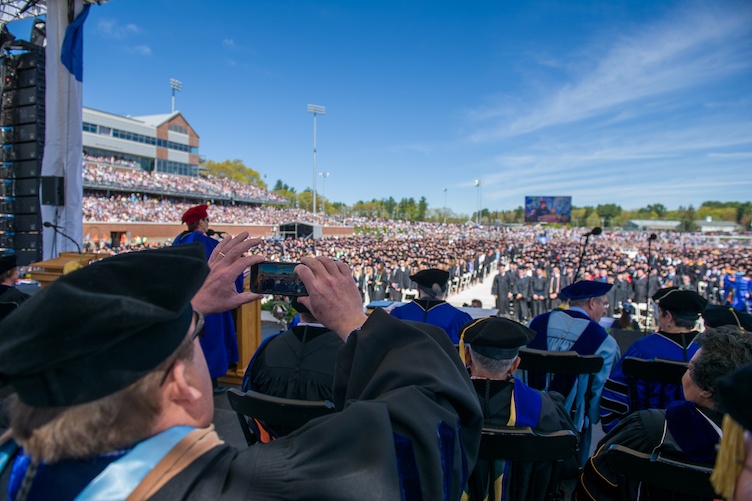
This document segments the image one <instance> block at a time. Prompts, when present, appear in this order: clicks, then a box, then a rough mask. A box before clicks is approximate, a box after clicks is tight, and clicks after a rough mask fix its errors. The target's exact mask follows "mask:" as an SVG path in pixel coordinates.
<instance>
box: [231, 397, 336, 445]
mask: <svg viewBox="0 0 752 501" xmlns="http://www.w3.org/2000/svg"><path fill="white" fill-rule="evenodd" d="M227 398H228V399H229V400H230V407H232V410H234V411H235V413H236V414H237V415H238V421H239V422H240V428H241V429H242V430H243V435H244V436H245V440H246V442H248V445H249V446H250V445H253V444H255V443H256V442H258V441H259V431H260V430H259V429H258V428H257V425H256V423H260V424H261V425H262V426H264V428H266V429H267V430H269V431H270V434H271V435H273V436H276V435H278V434H287V433H290V432H292V431H294V430H297V429H298V428H300V427H301V426H303V425H304V424H306V423H307V422H308V421H310V420H312V419H315V418H318V417H321V416H328V415H330V414H333V413H334V412H336V409H335V408H334V404H333V403H332V402H330V401H329V400H293V399H289V398H280V397H273V396H271V395H265V394H263V393H258V392H255V391H247V392H245V393H243V392H241V391H239V390H237V389H235V388H230V389H229V390H227ZM247 418H251V419H252V420H251V422H250V423H249V420H248V419H247ZM254 421H255V422H254ZM276 430H279V431H281V432H283V433H275V431H276Z"/></svg>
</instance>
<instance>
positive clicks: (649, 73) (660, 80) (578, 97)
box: [468, 8, 752, 141]
mask: <svg viewBox="0 0 752 501" xmlns="http://www.w3.org/2000/svg"><path fill="white" fill-rule="evenodd" d="M750 26H752V9H749V8H743V9H741V10H738V9H737V10H736V11H731V10H729V11H716V10H712V9H710V8H707V9H704V10H695V11H691V12H689V11H687V12H680V13H678V14H676V15H675V16H674V17H672V18H670V19H667V20H664V21H661V22H658V23H656V24H654V25H651V26H647V27H644V28H643V29H641V30H639V31H635V32H633V33H630V34H624V35H621V36H619V35H618V34H614V33H609V35H608V38H605V37H604V39H603V40H598V41H596V43H594V44H593V48H592V49H591V51H590V53H591V56H590V57H591V60H592V61H593V62H592V63H590V64H589V65H587V66H588V67H587V68H586V69H584V70H581V69H576V70H573V71H572V76H571V78H570V80H569V82H567V83H565V84H563V85H561V86H560V87H559V88H555V89H548V91H547V92H545V93H543V94H542V95H541V96H540V97H539V100H538V102H532V103H530V102H526V103H520V104H516V105H515V103H510V102H509V101H508V100H505V99H504V98H503V97H500V98H496V100H497V101H501V102H502V104H500V105H496V106H491V107H488V106H486V107H482V108H480V109H477V110H474V111H473V112H472V113H470V114H469V116H468V118H470V119H472V120H481V121H487V122H489V123H490V126H487V127H485V128H483V129H480V130H478V131H477V132H476V133H474V134H473V135H472V136H471V140H473V141H488V140H494V139H499V138H504V137H512V136H517V135H520V134H527V133H531V132H534V131H538V130H542V129H546V128H549V127H553V126H557V125H563V124H571V123H575V122H582V121H585V120H588V119H593V118H598V119H601V120H603V119H608V118H612V117H613V116H618V115H619V114H628V115H625V116H623V117H622V118H621V119H626V118H634V116H635V114H638V115H646V114H655V113H656V112H658V111H659V110H660V108H655V107H651V106H646V105H645V103H646V102H650V100H655V99H664V102H662V103H659V104H660V105H661V106H666V105H669V106H670V105H672V100H671V99H670V97H671V96H673V95H675V94H676V93H678V92H682V91H687V90H690V89H694V88H698V87H701V86H703V85H706V84H708V83H709V82H713V81H718V80H722V79H723V78H725V77H727V76H728V75H731V74H736V73H739V72H741V71H745V70H748V69H749V68H750V67H752V50H751V48H750V43H749V38H750V34H751V32H750V31H751V30H750ZM742 42H745V43H742ZM602 47H606V50H605V51H604V50H603V49H602ZM545 64H546V65H547V66H550V65H551V62H550V61H548V60H547V61H545ZM582 66H583V63H582V61H579V60H578V61H573V62H572V63H571V64H570V67H572V68H575V67H577V68H581V67H582ZM667 97H668V98H667ZM510 104H513V105H514V106H510ZM523 109H524V112H522V111H521V110H523ZM495 117H502V118H501V120H498V119H494V118H495ZM493 122H496V123H495V124H494V123H493Z"/></svg>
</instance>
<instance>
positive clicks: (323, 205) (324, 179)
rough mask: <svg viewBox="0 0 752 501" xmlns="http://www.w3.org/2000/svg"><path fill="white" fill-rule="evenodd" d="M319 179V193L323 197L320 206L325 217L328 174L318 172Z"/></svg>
mask: <svg viewBox="0 0 752 501" xmlns="http://www.w3.org/2000/svg"><path fill="white" fill-rule="evenodd" d="M319 177H320V178H321V182H322V188H321V192H322V194H323V196H324V201H323V202H322V204H321V206H322V207H323V209H324V215H326V178H328V177H329V173H328V172H319Z"/></svg>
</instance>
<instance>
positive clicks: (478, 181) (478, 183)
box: [475, 179, 481, 226]
mask: <svg viewBox="0 0 752 501" xmlns="http://www.w3.org/2000/svg"><path fill="white" fill-rule="evenodd" d="M475 187H476V188H478V226H480V221H481V219H480V206H481V202H480V179H476V180H475Z"/></svg>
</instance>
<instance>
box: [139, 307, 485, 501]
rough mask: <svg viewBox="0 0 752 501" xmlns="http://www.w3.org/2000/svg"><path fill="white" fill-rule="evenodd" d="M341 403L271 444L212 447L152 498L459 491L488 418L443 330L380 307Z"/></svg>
mask: <svg viewBox="0 0 752 501" xmlns="http://www.w3.org/2000/svg"><path fill="white" fill-rule="evenodd" d="M334 403H335V405H336V406H337V409H338V410H342V412H338V413H336V414H334V415H332V416H327V417H323V418H318V419H316V420H313V421H311V422H310V423H308V424H307V425H306V426H304V427H303V428H301V429H299V430H298V431H296V432H294V433H292V434H291V435H288V436H286V437H284V438H281V439H278V440H275V441H273V442H271V443H269V444H256V445H254V446H252V447H248V448H244V449H242V450H238V449H235V448H233V447H229V446H220V447H216V448H214V449H212V450H211V451H209V452H207V453H206V454H204V455H203V456H201V457H199V458H198V460H197V461H195V462H194V463H193V464H191V465H190V466H189V467H188V468H187V469H185V470H184V471H182V472H181V473H180V474H178V475H177V476H176V477H174V478H173V479H172V480H170V481H169V482H168V483H167V484H166V485H165V486H164V487H163V488H162V489H161V490H160V491H158V492H157V493H156V495H155V496H154V497H153V498H152V499H153V500H171V501H173V500H180V499H192V500H205V499H221V500H243V499H316V500H318V499H327V500H332V499H347V500H352V499H384V500H390V501H391V500H395V499H421V498H422V499H425V500H429V499H430V500H434V499H452V500H454V499H459V497H460V493H461V492H462V488H463V480H465V479H466V478H467V477H466V475H467V472H468V471H470V470H471V469H472V468H473V466H474V465H475V460H476V457H477V454H478V445H479V443H480V430H481V427H482V422H483V419H482V415H481V411H480V406H479V404H478V400H477V398H476V397H475V393H474V391H473V388H472V384H471V382H470V378H469V377H468V374H467V372H466V370H465V368H464V366H463V364H462V362H461V361H460V359H459V356H458V355H457V350H456V348H455V347H454V345H452V343H451V342H450V341H449V338H448V337H447V335H446V334H445V333H444V331H443V330H441V329H439V328H437V327H434V326H426V325H423V326H422V327H421V329H418V328H416V327H415V324H412V325H411V323H409V322H402V321H400V320H398V319H396V318H393V317H391V316H390V315H389V314H387V313H385V312H384V311H383V310H380V309H376V310H375V311H374V312H373V313H372V314H371V316H370V318H369V320H368V321H367V322H366V323H365V324H364V325H363V327H362V329H361V330H360V331H357V332H355V333H353V334H351V335H350V337H349V339H348V341H347V343H346V344H345V345H344V346H343V347H342V348H341V349H340V352H339V354H338V358H337V370H336V373H335V380H334Z"/></svg>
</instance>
